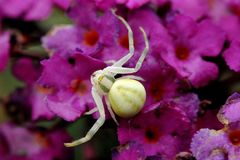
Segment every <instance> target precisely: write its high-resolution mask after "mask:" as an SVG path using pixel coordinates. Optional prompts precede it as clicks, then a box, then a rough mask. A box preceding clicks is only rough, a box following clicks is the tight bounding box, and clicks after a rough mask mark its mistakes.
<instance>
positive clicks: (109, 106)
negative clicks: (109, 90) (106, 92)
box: [105, 97, 119, 125]
mask: <svg viewBox="0 0 240 160" xmlns="http://www.w3.org/2000/svg"><path fill="white" fill-rule="evenodd" d="M105 102H106V104H107V109H108V111H109V113H110V115H111V117H112V119H113V120H114V121H115V123H116V124H117V125H119V123H118V121H117V119H116V117H115V114H114V112H113V110H112V108H111V105H110V103H109V101H108V99H107V97H105Z"/></svg>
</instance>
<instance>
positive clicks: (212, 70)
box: [161, 14, 225, 87]
mask: <svg viewBox="0 0 240 160" xmlns="http://www.w3.org/2000/svg"><path fill="white" fill-rule="evenodd" d="M167 28H168V31H169V34H170V36H171V37H172V43H171V44H170V45H169V50H168V52H166V53H161V54H162V58H163V59H164V60H165V61H166V62H167V63H168V64H169V65H171V66H172V67H173V68H174V69H175V70H176V71H177V72H178V73H179V74H180V75H181V76H182V77H185V78H186V79H188V80H189V81H190V82H191V84H192V85H193V86H194V87H201V86H204V85H206V84H208V83H209V82H210V81H211V80H215V79H216V78H217V76H218V67H217V65H216V64H214V63H212V62H208V61H206V60H204V59H203V58H204V57H216V56H217V55H218V54H219V53H220V51H221V49H222V47H223V43H224V40H225V34H224V32H222V30H221V29H220V28H218V27H217V26H215V25H214V24H212V23H211V21H209V20H203V21H201V22H199V23H196V22H195V21H193V20H192V19H191V18H190V17H187V16H184V15H180V14H175V15H170V16H169V17H168V18H167ZM186 28H188V29H187V30H186ZM199 66H202V67H199Z"/></svg>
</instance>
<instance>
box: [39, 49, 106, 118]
mask: <svg viewBox="0 0 240 160" xmlns="http://www.w3.org/2000/svg"><path fill="white" fill-rule="evenodd" d="M42 65H43V72H42V75H41V77H40V79H39V82H38V83H39V85H40V86H41V87H43V88H45V89H47V90H49V92H48V93H47V94H46V96H47V97H46V102H47V105H48V107H49V109H50V110H51V111H52V112H53V113H55V114H57V115H58V116H60V117H62V118H64V119H65V120H68V121H73V120H75V119H76V118H78V117H80V116H81V115H82V114H83V113H84V112H85V111H87V110H88V109H90V108H91V107H94V101H93V98H92V95H91V87H92V85H91V82H90V76H91V74H92V73H93V72H94V71H96V70H99V69H102V68H104V67H105V64H104V63H103V62H101V61H98V60H96V59H93V58H91V57H88V56H85V55H82V54H80V53H73V54H71V55H68V56H66V55H65V56H62V55H59V54H58V53H55V54H54V55H53V56H52V57H50V59H48V60H44V61H42ZM89 107H90V108H89Z"/></svg>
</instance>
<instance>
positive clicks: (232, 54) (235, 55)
mask: <svg viewBox="0 0 240 160" xmlns="http://www.w3.org/2000/svg"><path fill="white" fill-rule="evenodd" d="M223 57H224V60H225V61H226V63H227V65H228V66H229V68H230V69H232V70H234V71H235V72H240V63H239V59H240V41H233V42H232V44H231V46H230V48H229V49H227V50H226V51H225V52H224V54H223Z"/></svg>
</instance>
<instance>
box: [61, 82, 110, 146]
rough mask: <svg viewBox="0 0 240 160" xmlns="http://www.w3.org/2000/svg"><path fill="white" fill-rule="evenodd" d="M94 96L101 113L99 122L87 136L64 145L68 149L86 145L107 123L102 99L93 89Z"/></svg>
mask: <svg viewBox="0 0 240 160" xmlns="http://www.w3.org/2000/svg"><path fill="white" fill-rule="evenodd" d="M92 96H93V99H94V101H95V103H96V105H97V108H98V111H99V115H100V116H99V118H98V120H97V121H96V122H95V124H94V125H93V126H92V128H91V129H90V130H89V131H88V132H87V134H86V136H85V137H83V138H81V139H78V140H76V141H73V142H72V143H64V145H65V146H66V147H74V146H77V145H80V144H82V143H85V142H87V141H89V140H90V139H91V138H92V137H93V136H94V135H95V133H96V132H97V131H98V129H99V128H100V127H101V126H102V125H103V123H104V122H105V112H104V107H103V103H102V97H101V96H100V95H99V94H98V93H97V91H96V89H95V88H94V87H93V88H92Z"/></svg>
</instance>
